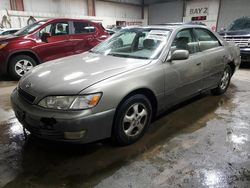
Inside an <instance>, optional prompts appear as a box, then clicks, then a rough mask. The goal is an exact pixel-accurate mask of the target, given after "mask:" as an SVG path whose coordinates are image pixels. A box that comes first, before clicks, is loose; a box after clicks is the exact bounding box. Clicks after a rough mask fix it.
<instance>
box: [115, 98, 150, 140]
mask: <svg viewBox="0 0 250 188" xmlns="http://www.w3.org/2000/svg"><path fill="white" fill-rule="evenodd" d="M151 117H152V105H151V103H150V101H149V100H148V98H147V97H145V96H144V95H141V94H136V95H134V96H132V97H130V98H128V99H127V100H126V101H125V102H123V103H122V105H121V106H120V107H119V108H118V110H117V113H116V117H115V121H114V127H113V133H112V137H113V139H114V140H115V142H116V143H117V144H119V145H129V144H132V143H134V142H136V141H137V140H138V139H140V138H141V137H142V136H143V135H144V133H145V131H146V129H147V127H148V126H149V124H150V121H151Z"/></svg>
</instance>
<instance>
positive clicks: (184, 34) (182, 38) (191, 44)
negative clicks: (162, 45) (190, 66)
mask: <svg viewBox="0 0 250 188" xmlns="http://www.w3.org/2000/svg"><path fill="white" fill-rule="evenodd" d="M175 50H188V51H189V53H190V54H193V53H195V52H198V51H199V46H198V42H197V41H196V40H195V38H194V36H193V35H192V31H191V30H190V29H185V30H182V31H180V32H178V33H177V35H176V37H175V39H174V41H173V43H172V45H171V51H172V52H174V51H175Z"/></svg>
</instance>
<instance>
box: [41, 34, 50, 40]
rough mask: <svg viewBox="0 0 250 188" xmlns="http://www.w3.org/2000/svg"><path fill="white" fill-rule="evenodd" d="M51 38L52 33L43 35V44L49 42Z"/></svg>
mask: <svg viewBox="0 0 250 188" xmlns="http://www.w3.org/2000/svg"><path fill="white" fill-rule="evenodd" d="M49 37H51V33H43V34H42V36H41V40H42V41H43V42H48V38H49Z"/></svg>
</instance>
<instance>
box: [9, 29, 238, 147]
mask: <svg viewBox="0 0 250 188" xmlns="http://www.w3.org/2000/svg"><path fill="white" fill-rule="evenodd" d="M239 65H240V51H239V48H238V47H236V46H235V45H234V44H230V43H227V42H226V41H224V40H223V39H221V38H220V37H219V36H218V35H217V34H216V33H213V32H212V31H211V30H209V29H207V28H206V27H204V26H198V25H185V24H183V25H165V26H148V27H132V28H125V29H123V30H121V31H119V32H117V33H116V34H114V35H113V36H112V37H111V38H109V39H108V40H106V41H104V42H102V43H101V44H99V45H98V46H96V47H94V48H93V49H92V50H90V51H89V52H85V53H83V54H78V55H74V56H71V57H66V58H62V59H58V60H55V61H52V62H48V63H44V64H41V65H39V66H37V67H35V68H34V69H33V70H31V71H29V72H28V73H27V74H26V75H25V76H24V77H22V79H21V80H20V82H19V84H18V87H17V88H16V89H15V90H14V91H13V93H12V95H11V101H12V106H13V109H14V111H15V114H16V117H17V118H18V120H19V121H20V122H21V123H22V125H23V126H24V128H25V129H27V130H28V131H29V132H30V133H31V134H33V135H36V136H38V137H41V138H45V139H51V140H58V141H68V142H80V143H87V142H93V141H96V140H100V139H104V138H109V137H112V138H113V139H114V140H115V141H116V142H117V143H118V144H120V145H127V144H131V143H134V142H136V141H137V140H138V139H139V138H140V137H142V136H143V134H144V133H145V131H146V130H147V128H148V126H149V125H150V122H151V120H152V118H154V117H155V116H157V115H158V114H160V113H161V112H163V111H164V110H166V109H167V108H170V107H172V106H173V105H176V104H177V103H180V102H181V101H184V100H186V99H188V98H190V97H192V96H194V95H198V94H200V93H201V92H203V91H207V90H211V93H212V94H216V95H218V94H223V93H224V92H225V91H226V90H227V88H228V85H229V83H230V79H231V76H232V75H233V73H234V72H235V71H236V70H237V68H238V67H239Z"/></svg>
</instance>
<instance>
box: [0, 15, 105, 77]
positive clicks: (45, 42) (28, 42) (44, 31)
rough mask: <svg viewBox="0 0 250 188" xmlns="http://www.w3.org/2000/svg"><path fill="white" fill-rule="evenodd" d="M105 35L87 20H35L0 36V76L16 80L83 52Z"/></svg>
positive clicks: (98, 26) (99, 28)
mask: <svg viewBox="0 0 250 188" xmlns="http://www.w3.org/2000/svg"><path fill="white" fill-rule="evenodd" d="M108 36H109V34H108V33H107V32H106V31H105V30H104V29H103V27H101V26H100V25H99V24H97V23H94V22H91V21H88V20H76V19H49V20H41V21H38V22H36V23H34V24H32V25H29V26H26V27H24V28H22V29H21V30H19V31H18V32H16V33H15V34H14V35H12V36H10V35H8V36H2V37H0V74H5V73H8V74H10V75H11V76H12V77H14V78H17V79H19V78H20V77H22V76H23V75H24V74H25V73H26V72H27V71H29V70H30V69H31V68H32V67H34V66H36V65H38V64H40V63H43V62H46V61H50V60H54V59H57V58H61V57H65V56H69V55H73V54H78V53H82V52H85V51H87V50H89V49H91V48H92V47H94V46H96V45H97V44H98V43H100V42H101V41H103V40H104V39H106V38H108ZM72 63H73V62H72ZM72 66H73V65H72Z"/></svg>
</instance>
